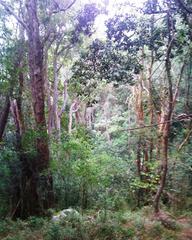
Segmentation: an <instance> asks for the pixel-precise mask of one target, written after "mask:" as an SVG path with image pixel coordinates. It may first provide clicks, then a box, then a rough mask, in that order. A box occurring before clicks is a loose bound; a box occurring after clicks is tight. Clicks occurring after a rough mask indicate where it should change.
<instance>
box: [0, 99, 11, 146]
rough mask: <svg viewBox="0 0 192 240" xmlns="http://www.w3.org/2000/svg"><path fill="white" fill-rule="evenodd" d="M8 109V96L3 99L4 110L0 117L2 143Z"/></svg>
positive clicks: (0, 138) (0, 139)
mask: <svg viewBox="0 0 192 240" xmlns="http://www.w3.org/2000/svg"><path fill="white" fill-rule="evenodd" d="M9 109H10V100H9V96H8V95H7V96H6V99H5V105H4V108H3V110H2V112H1V115H0V142H1V141H2V138H3V133H4V131H5V127H6V124H7V120H8V116H9Z"/></svg>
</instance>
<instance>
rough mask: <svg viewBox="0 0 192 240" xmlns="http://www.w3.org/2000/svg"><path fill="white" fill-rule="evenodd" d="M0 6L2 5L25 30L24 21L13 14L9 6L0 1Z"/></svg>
mask: <svg viewBox="0 0 192 240" xmlns="http://www.w3.org/2000/svg"><path fill="white" fill-rule="evenodd" d="M0 5H2V6H3V7H4V9H5V10H6V11H7V12H8V13H10V14H11V15H12V16H13V17H14V18H15V19H16V20H17V21H18V22H19V23H20V24H21V25H22V26H23V27H24V28H25V29H27V25H26V24H25V23H24V21H23V20H22V19H21V18H20V17H19V16H18V15H17V14H16V13H15V12H14V10H13V9H12V7H11V6H8V4H7V3H6V2H5V1H3V0H0Z"/></svg>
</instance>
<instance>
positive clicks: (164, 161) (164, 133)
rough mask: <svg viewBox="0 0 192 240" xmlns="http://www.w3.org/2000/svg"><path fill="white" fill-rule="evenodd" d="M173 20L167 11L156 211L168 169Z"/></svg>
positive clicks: (155, 199)
mask: <svg viewBox="0 0 192 240" xmlns="http://www.w3.org/2000/svg"><path fill="white" fill-rule="evenodd" d="M172 24H173V21H172V17H171V15H170V13H169V12H168V13H167V26H168V31H169V38H168V44H167V53H166V60H165V69H166V74H167V85H168V98H167V103H166V102H164V109H163V111H162V112H163V115H164V116H163V122H164V123H163V124H162V126H161V127H160V132H161V139H162V140H161V144H162V145H161V147H162V149H161V152H162V154H161V178H160V185H159V188H158V190H157V192H156V195H155V198H154V211H155V213H158V212H159V211H160V207H159V205H160V198H161V195H162V193H163V190H164V188H165V184H166V177H167V169H168V144H169V134H170V127H171V122H170V121H171V118H172V113H173V108H174V103H173V87H172V76H171V61H170V55H171V50H172V43H173V39H174V36H173V35H172V34H173V25H172Z"/></svg>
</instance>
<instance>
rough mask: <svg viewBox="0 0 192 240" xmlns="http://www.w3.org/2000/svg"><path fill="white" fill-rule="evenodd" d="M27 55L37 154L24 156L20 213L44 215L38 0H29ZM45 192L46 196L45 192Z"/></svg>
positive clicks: (47, 197)
mask: <svg viewBox="0 0 192 240" xmlns="http://www.w3.org/2000/svg"><path fill="white" fill-rule="evenodd" d="M26 8H27V12H26V13H27V18H28V19H27V36H28V58H29V71H30V81H31V91H32V103H33V111H34V117H35V123H36V134H37V137H36V140H35V142H36V146H35V147H36V149H35V150H36V156H35V157H34V156H33V157H31V159H30V158H28V156H25V157H24V159H23V171H22V192H21V199H20V201H22V207H23V209H24V210H23V212H22V213H20V215H21V214H22V216H21V217H28V216H31V215H41V214H42V213H44V209H47V208H49V207H51V205H52V201H53V199H52V178H51V175H50V174H49V173H48V168H49V148H48V139H47V132H46V120H45V111H44V100H45V96H44V75H43V73H44V71H43V70H44V68H43V49H42V45H41V41H40V33H39V22H38V17H37V1H36V0H27V1H26ZM42 194H43V195H44V196H42Z"/></svg>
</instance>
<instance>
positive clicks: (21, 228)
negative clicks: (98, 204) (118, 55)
mask: <svg viewBox="0 0 192 240" xmlns="http://www.w3.org/2000/svg"><path fill="white" fill-rule="evenodd" d="M0 239H2V240H192V217H191V216H187V215H182V216H179V217H171V215H170V214H168V213H161V215H160V217H158V218H157V217H154V215H153V214H151V211H150V210H149V209H147V208H144V209H143V210H140V211H134V212H133V211H128V210H126V211H123V210H122V211H116V212H114V211H109V210H108V211H101V210H100V211H87V212H86V213H84V214H83V216H82V215H79V216H77V215H70V216H67V218H64V219H61V220H60V221H57V222H54V221H53V220H52V219H50V218H37V217H30V218H29V219H28V220H25V221H22V220H17V221H12V220H10V219H8V218H7V219H4V220H1V221H0Z"/></svg>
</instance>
